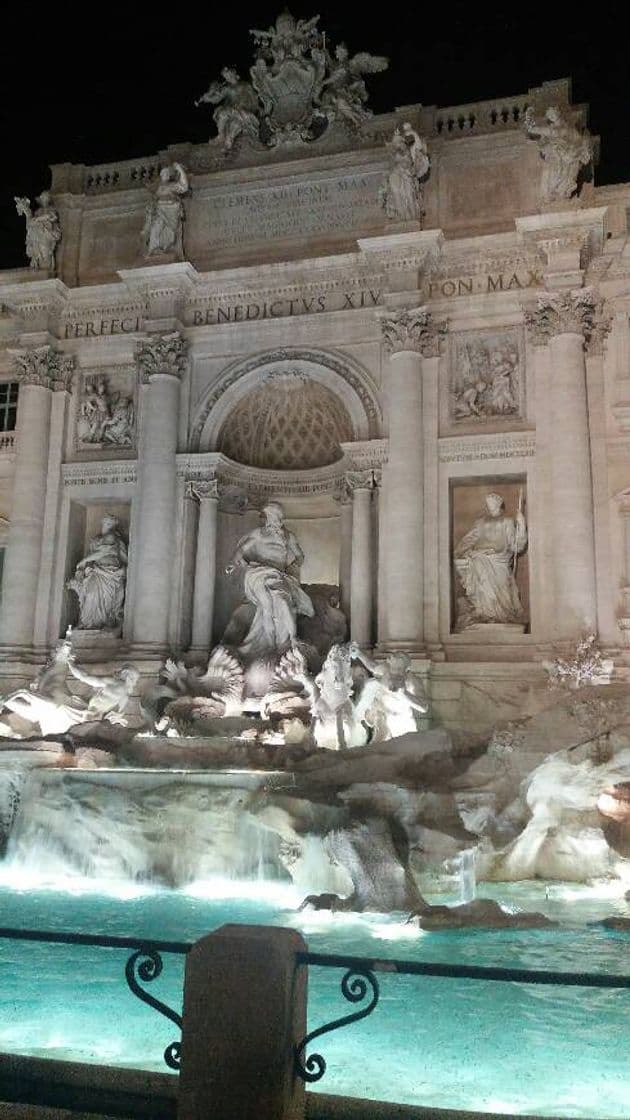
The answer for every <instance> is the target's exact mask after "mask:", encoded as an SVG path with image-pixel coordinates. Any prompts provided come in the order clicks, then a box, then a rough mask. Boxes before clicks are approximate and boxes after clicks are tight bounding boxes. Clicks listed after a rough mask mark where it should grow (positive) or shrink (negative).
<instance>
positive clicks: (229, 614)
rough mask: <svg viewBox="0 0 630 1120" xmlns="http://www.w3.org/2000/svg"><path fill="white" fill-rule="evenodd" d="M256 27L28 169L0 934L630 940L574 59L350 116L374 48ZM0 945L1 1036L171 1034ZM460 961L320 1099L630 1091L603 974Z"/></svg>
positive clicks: (583, 1104)
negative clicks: (72, 993)
mask: <svg viewBox="0 0 630 1120" xmlns="http://www.w3.org/2000/svg"><path fill="white" fill-rule="evenodd" d="M252 35H253V53H254V58H253V64H252V67H251V70H250V71H249V75H247V76H245V77H242V76H241V75H239V74H237V73H236V72H235V71H233V70H231V69H229V68H225V69H224V70H223V72H222V74H221V76H220V77H219V78H218V79H217V80H215V81H213V82H212V84H211V85H210V87H209V89H208V90H207V92H206V93H203V92H202V90H200V98H199V103H198V104H199V106H200V111H206V112H207V108H206V109H205V110H204V108H203V107H204V106H206V107H207V106H209V107H210V111H211V116H212V118H213V121H214V125H215V134H214V135H213V137H212V138H211V139H210V140H209V142H208V143H207V144H204V145H196V146H195V145H191V144H187V143H177V144H173V145H172V146H171V147H169V148H168V149H167V150H165V151H163V152H160V153H158V154H157V155H153V156H150V157H147V158H142V159H138V160H134V161H127V162H124V163H119V164H111V165H103V166H99V167H83V166H81V167H78V166H71V165H67V164H63V165H58V166H55V167H53V168H52V185H51V188H50V190H47V191H44V192H43V193H42V195H41V196H40V197H39V198H38V199H37V200H35V202H34V203H33V204H31V203H30V201H29V200H28V199H16V208H17V213H18V215H19V216H20V217H23V218H24V220H25V223H26V255H27V258H28V267H25V268H23V269H15V270H11V271H6V270H5V271H4V272H3V273H1V274H0V301H1V304H2V311H1V314H0V390H2V401H4V402H5V403H4V404H2V403H1V402H0V408H2V409H3V412H2V417H3V418H4V419H3V423H4V432H3V434H2V436H1V437H0V510H1V511H2V513H3V516H2V517H0V547H2V555H3V582H2V609H1V615H0V641H1V642H2V645H1V646H0V687H1V690H2V697H1V706H0V736H1V738H0V854H1V862H0V898H1V899H2V913H3V917H2V926H3V927H20V928H23V929H28V928H32V929H44V930H62V931H63V930H66V931H68V930H74V931H77V932H85V933H94V932H106V933H108V934H120V935H126V936H142V937H147V938H149V939H150V938H151V937H154V938H155V937H162V938H164V937H170V938H172V939H180V940H181V939H182V938H188V939H195V938H197V937H200V936H202V935H203V934H205V933H207V932H208V931H209V930H210V929H213V928H215V927H217V926H219V925H221V924H223V923H224V922H246V923H249V922H253V923H258V924H267V925H284V926H293V927H295V928H297V929H299V930H301V931H302V932H303V933H304V935H305V936H306V938H307V940H308V941H309V944H310V946H311V947H315V948H319V949H321V950H322V951H326V952H342V953H352V954H354V955H355V956H360V955H363V956H369V957H375V956H379V957H381V958H387V956H388V954H390V955H391V956H394V957H396V958H399V959H400V958H405V959H413V960H417V961H446V962H451V963H453V964H457V963H464V964H480V965H484V964H485V965H496V964H499V965H501V964H503V965H505V966H511V965H515V966H518V967H522V968H528V967H529V968H533V969H537V968H538V969H540V968H545V967H546V968H550V969H556V970H558V971H569V970H571V971H572V972H575V973H580V972H592V971H601V972H609V973H612V974H617V975H621V974H624V971H627V946H628V933H629V930H630V653H629V647H628V644H627V642H628V634H629V633H630V591H629V586H630V471H629V468H628V463H629V462H630V458H629V452H630V442H629V441H630V419H629V416H630V413H629V409H630V405H629V404H628V390H627V384H628V381H627V379H628V376H629V372H630V366H629V364H628V363H629V362H630V322H629V313H630V304H629V303H628V298H629V297H628V279H629V277H630V271H628V270H630V264H629V260H630V258H629V256H628V236H627V227H626V221H627V214H628V213H630V187H628V186H624V185H619V186H606V187H597V186H595V185H594V183H593V164H594V162H595V160H596V155H597V150H598V144H597V138H595V137H592V136H591V135H590V133H589V131H588V129H587V124H586V111H585V108H584V107H583V106H573V105H572V104H571V103H570V97H569V92H570V91H569V87H568V83H567V82H563V81H559V82H548V83H545V84H544V85H543V86H541V87H540V88H535V89H531V90H529V91H527V92H526V93H524V94H522V95H518V96H514V97H510V98H504V99H502V100H500V99H498V100H496V101H494V102H482V103H477V104H474V105H469V106H463V107H456V108H452V109H437V108H434V107H431V108H427V107H423V106H420V105H416V106H406V107H405V108H404V110H396V111H395V112H392V113H389V114H384V115H380V116H374V115H372V113H371V112H370V110H369V108H368V105H367V101H368V93H367V84H368V83H370V82H377V81H378V74H379V72H380V71H382V70H383V69H385V68H386V66H387V64H388V63H387V60H386V59H384V58H380V57H374V56H371V55H367V54H365V53H363V54H361V53H359V54H354V55H353V54H351V53H350V52H349V50H348V48H347V47H346V46H345V45H344V44H338V45H336V46H335V45H333V44H331V43H330V41H329V40H328V39H327V38H326V37H325V35H324V34H323V32H322V31H321V30H320V29H319V25H318V20H317V18H313V19H311V20H302V19H297V20H296V19H294V18H293V17H292V16H291V15H289V14H288V13H284V14H283V15H281V16H280V17H279V18H278V20H277V21H276V23H275V24H274V25H273V26H272V27H270V28H269V29H268V30H267V31H255V32H252ZM289 79H290V80H289ZM16 402H17V403H16ZM20 951H21V950H20V947H19V946H18V945H17V943H13V942H11V941H10V940H9V941H5V942H3V943H0V975H1V976H2V987H3V993H4V995H5V996H6V998H7V999H8V1000H9V1002H10V1003H11V1004H12V1006H13V1008H14V1010H13V1013H12V1014H11V1016H10V1017H8V1018H7V1017H3V1019H2V1021H1V1022H0V1051H4V1052H17V1053H24V1052H28V1053H30V1054H36V1055H40V1056H50V1057H61V1058H69V1059H77V1060H83V1061H93V1062H98V1063H101V1064H105V1065H114V1066H115V1065H117V1064H118V1065H131V1066H138V1067H140V1068H147V1069H152V1068H158V1067H159V1062H160V1055H161V1050H162V1049H163V1043H162V1044H161V1042H160V1039H161V1035H160V1031H161V1030H162V1031H163V1030H165V1029H168V1028H165V1027H162V1026H161V1025H159V1024H157V1025H155V1024H154V1027H153V1034H151V1036H150V1037H149V1036H148V1035H147V1028H146V1020H145V1018H143V1014H144V1012H143V1008H142V1007H140V1006H138V1007H133V1006H131V1004H130V1005H129V1006H127V1005H125V1009H124V1012H121V1013H120V1015H122V1018H123V1019H124V1022H123V1023H122V1025H121V1023H120V1022H119V1021H118V1019H119V1012H118V1011H117V1010H116V999H117V997H116V995H115V988H114V980H113V974H111V970H110V971H108V967H107V965H106V962H104V961H103V960H101V959H100V958H99V959H98V960H94V959H91V958H89V955H88V954H87V950H86V956H85V961H84V964H83V965H80V964H77V958H76V956H74V957H72V956H71V954H70V950H68V951H67V952H68V954H69V955H67V957H64V953H65V952H66V950H60V949H59V948H56V949H54V950H53V949H52V948H48V949H46V948H41V947H38V948H37V949H36V950H35V949H33V950H32V953H31V956H30V957H29V958H28V959H29V961H30V964H29V965H28V968H29V969H30V970H31V973H32V970H33V969H35V970H36V972H37V980H36V981H35V980H33V979H31V980H30V981H29V982H27V981H25V979H24V976H23V974H22V972H21V971H20V967H21V966H19V963H18V962H19V960H20V958H19V952H20ZM29 951H30V950H29ZM33 954H35V955H33ZM37 954H39V955H37ZM24 967H26V966H24ZM64 969H66V970H67V971H64ZM77 970H78V971H79V975H80V977H81V978H82V979H83V981H84V984H83V988H82V990H81V994H77V996H76V1001H75V1005H74V1006H73V1007H72V1008H69V1007H68V1006H67V1005H66V1003H67V997H65V996H64V992H65V991H66V990H67V986H68V984H69V983H70V982H71V981H70V980H69V975H70V972H72V975H73V976H74V977H76V976H77ZM72 983H74V981H72ZM172 983H173V988H172V990H171V992H170V999H171V1003H172V1004H173V1005H176V1004H177V1003H178V1002H179V1003H180V1005H181V975H180V976H179V978H178V977H177V976H176V977H175V979H174V980H173V982H172ZM432 984H433V986H432ZM178 985H179V986H178ZM312 986H313V994H312V1001H313V1015H314V1017H315V1019H317V1017H319V1019H323V1018H324V1019H325V1018H326V1015H327V1012H328V1010H329V1005H330V1004H331V1001H332V1002H334V996H333V995H332V994H331V993H332V988H327V987H326V984H324V983H322V984H321V985H320V987H319V988H318V987H317V984H316V983H315V981H313V985H312ZM490 988H491V986H488V985H487V984H482V983H467V984H462V983H461V982H458V981H456V980H444V981H442V982H441V986H439V985H436V982H435V981H433V982H431V981H430V980H425V981H422V982H421V983H420V982H419V983H418V985H417V986H416V988H415V989H414V993H415V994H413V995H410V994H409V988H401V989H400V991H398V992H397V994H396V996H395V997H392V999H391V1001H390V1004H389V1006H388V1007H387V1010H386V1013H385V1012H383V1017H382V1019H381V1025H380V1026H379V1025H378V1023H377V1022H376V1016H374V1017H372V1019H370V1020H369V1021H368V1022H367V1023H366V1024H361V1025H360V1026H359V1025H357V1026H355V1028H353V1029H352V1030H348V1031H347V1032H346V1034H345V1035H344V1033H343V1032H339V1034H338V1036H336V1037H335V1038H334V1041H333V1040H332V1039H331V1042H330V1060H329V1067H330V1075H329V1084H330V1085H331V1086H332V1090H333V1091H334V1092H337V1093H342V1094H346V1095H349V1096H363V1097H371V1098H374V1099H382V1100H395V1101H399V1102H401V1103H409V1104H412V1103H422V1104H425V1105H427V1106H434V1107H436V1108H439V1107H445V1108H457V1107H459V1108H475V1109H478V1110H481V1109H484V1110H485V1111H486V1112H496V1113H510V1114H514V1115H517V1114H525V1113H526V1114H527V1115H534V1114H540V1115H546V1116H552V1115H553V1116H572V1117H577V1116H580V1117H609V1118H611V1117H618V1118H621V1117H627V1114H628V1107H627V1100H628V1089H627V1076H626V1070H627V1061H628V1056H627V1045H626V1046H625V1047H624V1045H623V1044H624V1022H623V1012H622V1000H623V996H624V993H623V992H621V991H616V990H614V989H601V990H599V989H593V990H586V989H584V990H582V989H579V988H571V989H568V988H567V989H560V990H555V989H550V990H549V991H547V990H546V989H544V990H543V991H542V993H541V991H540V990H534V989H533V988H532V987H531V986H528V985H516V986H515V985H511V984H510V985H499V986H495V987H494V989H493V990H490ZM499 988H500V989H501V990H500V991H499V990H498V989H499ZM105 993H109V995H108V999H107V1000H105V999H104V998H103V996H104V994H105ZM108 1001H109V1002H108ZM105 1003H107V1004H108V1007H107V1009H104V1004H105ZM309 1010H310V1006H309ZM329 1017H330V1016H329ZM114 1021H116V1022H114ZM165 1039H166V1035H165ZM625 1041H626V1042H627V1038H626V1040H625ZM462 1057H463V1058H464V1059H465V1060H464V1061H463V1064H462ZM358 1066H360V1070H359V1072H357V1067H358Z"/></svg>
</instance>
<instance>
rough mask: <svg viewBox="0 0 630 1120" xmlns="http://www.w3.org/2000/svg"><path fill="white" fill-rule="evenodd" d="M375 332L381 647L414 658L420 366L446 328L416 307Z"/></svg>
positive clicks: (419, 564) (418, 625)
mask: <svg viewBox="0 0 630 1120" xmlns="http://www.w3.org/2000/svg"><path fill="white" fill-rule="evenodd" d="M381 326H382V330H383V342H384V346H385V350H386V351H387V353H388V354H389V363H388V365H387V367H386V368H385V371H384V382H385V385H386V387H387V393H388V400H389V457H388V461H387V469H386V487H387V495H386V498H387V500H386V503H385V508H386V524H385V526H384V532H385V555H384V562H385V588H386V592H385V598H386V623H385V627H386V645H388V646H392V647H395V648H405V649H408V650H409V652H414V651H418V652H419V651H421V650H422V647H423V644H424V601H423V600H424V579H423V576H424V555H423V553H424V549H423V505H424V472H423V459H424V445H423V422H422V363H423V358H424V357H426V358H433V357H436V356H437V355H438V354H439V347H440V342H441V339H442V337H443V336H444V334H445V333H446V323H445V322H444V321H440V322H435V321H434V320H433V318H432V316H431V315H430V313H429V312H428V311H427V309H426V307H418V308H414V309H413V310H409V309H400V310H396V311H390V312H388V313H387V314H385V315H383V316H382V318H381Z"/></svg>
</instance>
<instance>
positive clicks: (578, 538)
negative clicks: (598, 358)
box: [527, 288, 601, 639]
mask: <svg viewBox="0 0 630 1120" xmlns="http://www.w3.org/2000/svg"><path fill="white" fill-rule="evenodd" d="M600 316H601V300H599V299H598V298H597V297H596V296H595V295H594V293H593V292H592V291H591V290H590V289H587V288H583V289H579V290H578V291H574V292H567V291H558V292H545V293H544V294H543V295H541V296H539V298H538V307H537V309H536V310H535V311H534V312H532V313H531V314H529V315H528V316H527V322H528V326H529V328H530V331H531V333H532V338H533V341H534V343H535V344H537V345H544V344H548V346H549V351H550V360H551V393H550V400H549V408H550V412H551V442H550V463H551V490H552V501H551V505H552V508H551V510H550V511H549V516H550V520H551V540H552V555H553V581H554V589H555V596H554V602H555V634H556V637H558V638H566V639H575V638H578V637H579V636H580V635H582V634H583V633H584V632H585V631H594V632H596V631H597V595H596V580H595V537H594V509H593V485H592V474H591V443H590V434H589V419H588V402H587V392H586V363H585V353H584V352H585V346H587V345H588V344H589V342H590V341H591V339H592V338H593V336H594V334H595V332H596V330H599V329H600V328H599V322H598V321H599V319H600Z"/></svg>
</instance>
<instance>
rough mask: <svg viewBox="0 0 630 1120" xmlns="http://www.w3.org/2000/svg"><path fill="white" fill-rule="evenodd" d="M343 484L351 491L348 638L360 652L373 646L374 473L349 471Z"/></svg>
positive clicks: (369, 471)
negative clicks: (359, 648)
mask: <svg viewBox="0 0 630 1120" xmlns="http://www.w3.org/2000/svg"><path fill="white" fill-rule="evenodd" d="M346 481H347V483H348V486H349V488H350V489H351V491H352V551H351V559H350V637H351V639H352V641H353V642H356V643H357V645H359V646H361V648H362V649H366V648H367V649H369V648H371V646H372V645H373V644H374V639H373V635H372V613H373V612H372V607H373V602H374V588H373V571H374V555H373V552H374V549H373V539H374V533H373V529H372V492H373V490H374V488H375V485H376V483H375V479H374V472H373V471H371V470H368V471H350V472H349V473H348V474H346Z"/></svg>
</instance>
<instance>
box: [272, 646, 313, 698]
mask: <svg viewBox="0 0 630 1120" xmlns="http://www.w3.org/2000/svg"><path fill="white" fill-rule="evenodd" d="M307 673H308V669H307V665H306V658H305V656H304V654H303V653H302V650H301V649H300V648H299V646H297V645H295V644H294V645H292V646H291V647H290V648H289V649H288V650H286V652H285V653H283V654H282V657H281V658H280V660H279V662H278V664H277V666H276V671H275V674H274V678H273V681H272V682H271V683H272V688H273V686H274V685H278V684H286V683H287V681H300V680H301V679H302V677H304V676H306V675H307Z"/></svg>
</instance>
